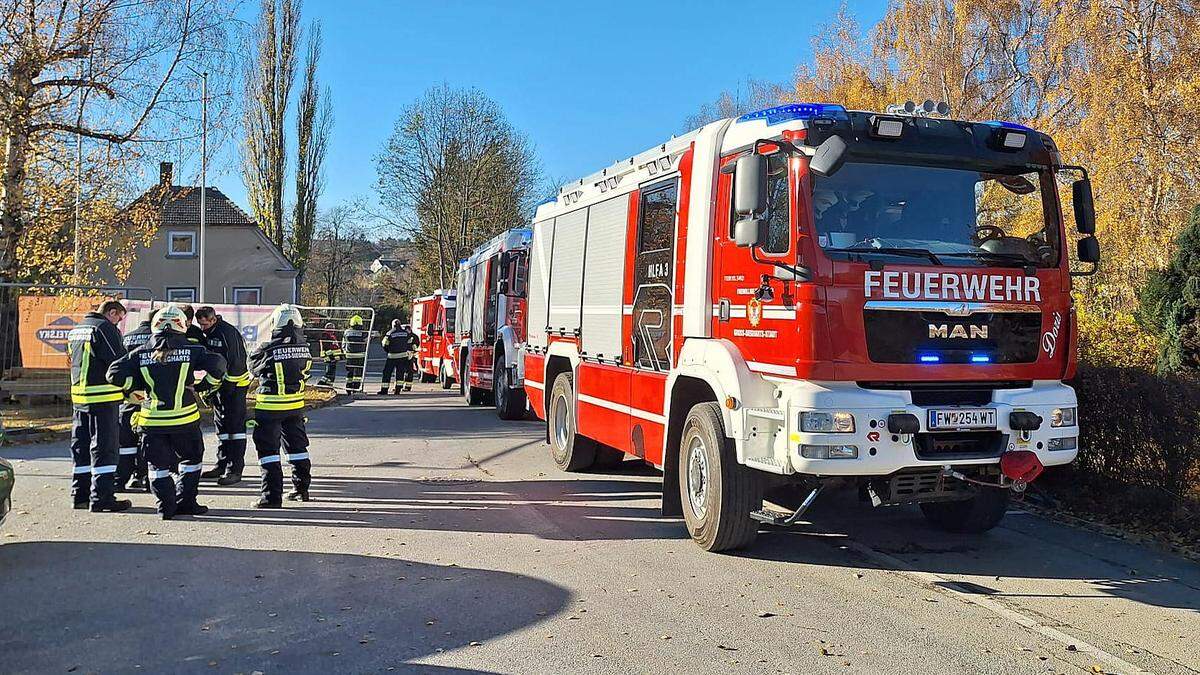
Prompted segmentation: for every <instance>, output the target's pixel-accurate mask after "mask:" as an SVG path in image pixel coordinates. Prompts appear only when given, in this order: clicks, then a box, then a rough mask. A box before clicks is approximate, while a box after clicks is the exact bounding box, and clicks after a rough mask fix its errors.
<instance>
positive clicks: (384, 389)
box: [379, 384, 400, 396]
mask: <svg viewBox="0 0 1200 675" xmlns="http://www.w3.org/2000/svg"><path fill="white" fill-rule="evenodd" d="M387 390H388V388H387V385H386V384H385V385H383V386H382V387H380V388H379V395H380V396H385V395H387ZM396 393H397V394H399V393H400V385H396Z"/></svg>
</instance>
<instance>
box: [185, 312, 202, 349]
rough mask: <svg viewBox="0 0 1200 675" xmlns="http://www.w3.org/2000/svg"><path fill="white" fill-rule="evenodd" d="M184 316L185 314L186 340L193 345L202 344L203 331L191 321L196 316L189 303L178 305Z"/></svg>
mask: <svg viewBox="0 0 1200 675" xmlns="http://www.w3.org/2000/svg"><path fill="white" fill-rule="evenodd" d="M179 308H180V309H182V310H183V313H184V315H185V316H187V333H186V335H187V341H188V342H190V343H192V344H194V345H202V344H204V331H202V330H200V327H199V326H197V325H196V324H194V323H192V321H193V320H194V319H195V318H196V310H194V309H192V306H191V305H180V306H179Z"/></svg>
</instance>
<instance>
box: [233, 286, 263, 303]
mask: <svg viewBox="0 0 1200 675" xmlns="http://www.w3.org/2000/svg"><path fill="white" fill-rule="evenodd" d="M261 299H262V289H261V288H258V287H252V288H244V287H243V288H234V289H233V304H235V305H259V304H262V303H261V302H260V300H261Z"/></svg>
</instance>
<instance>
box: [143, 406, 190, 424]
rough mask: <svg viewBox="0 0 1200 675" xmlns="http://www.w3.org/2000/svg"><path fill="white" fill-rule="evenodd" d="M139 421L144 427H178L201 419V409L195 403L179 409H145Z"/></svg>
mask: <svg viewBox="0 0 1200 675" xmlns="http://www.w3.org/2000/svg"><path fill="white" fill-rule="evenodd" d="M139 421H140V422H141V425H142V426H144V427H177V426H182V425H184V424H191V423H192V422H198V421H200V409H199V408H197V407H196V404H194V403H193V404H192V405H189V406H186V407H183V408H180V409H178V410H151V409H143V410H142V412H141V417H140V420H139Z"/></svg>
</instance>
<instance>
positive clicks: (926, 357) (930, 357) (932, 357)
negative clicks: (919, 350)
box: [917, 354, 942, 363]
mask: <svg viewBox="0 0 1200 675" xmlns="http://www.w3.org/2000/svg"><path fill="white" fill-rule="evenodd" d="M917 358H919V359H920V360H921V363H938V362H940V361H941V360H942V357H940V356H938V355H937V354H922V355H920V356H919V357H917Z"/></svg>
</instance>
